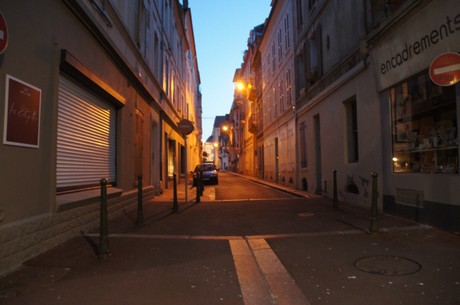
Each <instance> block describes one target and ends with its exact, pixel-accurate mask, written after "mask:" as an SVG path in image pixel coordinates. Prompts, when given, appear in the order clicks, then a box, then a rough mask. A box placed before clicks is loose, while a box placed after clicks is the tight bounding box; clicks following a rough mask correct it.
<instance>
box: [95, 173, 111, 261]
mask: <svg viewBox="0 0 460 305" xmlns="http://www.w3.org/2000/svg"><path fill="white" fill-rule="evenodd" d="M100 184H101V223H100V231H99V253H98V258H106V257H107V256H108V254H109V252H110V250H109V238H108V224H107V179H105V178H102V179H101V181H100Z"/></svg>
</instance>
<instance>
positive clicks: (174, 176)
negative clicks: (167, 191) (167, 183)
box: [173, 173, 179, 213]
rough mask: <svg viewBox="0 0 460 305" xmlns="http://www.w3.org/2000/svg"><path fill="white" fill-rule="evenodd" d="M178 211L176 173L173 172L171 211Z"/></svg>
mask: <svg viewBox="0 0 460 305" xmlns="http://www.w3.org/2000/svg"><path fill="white" fill-rule="evenodd" d="M178 211H179V205H178V204H177V175H176V173H174V174H173V212H174V213H176V212H178Z"/></svg>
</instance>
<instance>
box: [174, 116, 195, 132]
mask: <svg viewBox="0 0 460 305" xmlns="http://www.w3.org/2000/svg"><path fill="white" fill-rule="evenodd" d="M177 129H179V132H180V133H181V134H183V135H184V136H186V135H189V134H191V133H192V132H193V130H195V126H193V123H192V122H190V121H189V120H186V119H182V120H181V121H180V122H179V124H178V125H177Z"/></svg>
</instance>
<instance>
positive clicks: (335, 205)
mask: <svg viewBox="0 0 460 305" xmlns="http://www.w3.org/2000/svg"><path fill="white" fill-rule="evenodd" d="M332 173H333V174H334V194H333V196H334V198H333V207H334V209H337V208H338V207H339V199H338V195H337V170H336V169H334V170H333V171H332Z"/></svg>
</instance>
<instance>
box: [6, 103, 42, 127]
mask: <svg viewBox="0 0 460 305" xmlns="http://www.w3.org/2000/svg"><path fill="white" fill-rule="evenodd" d="M8 114H9V115H10V116H16V117H17V118H20V119H22V120H23V121H24V125H27V124H28V123H29V121H32V122H36V121H37V120H38V113H37V111H35V110H30V109H29V108H28V107H27V106H25V105H21V106H20V107H18V106H17V105H16V103H12V104H11V107H10V109H9V112H8Z"/></svg>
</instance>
